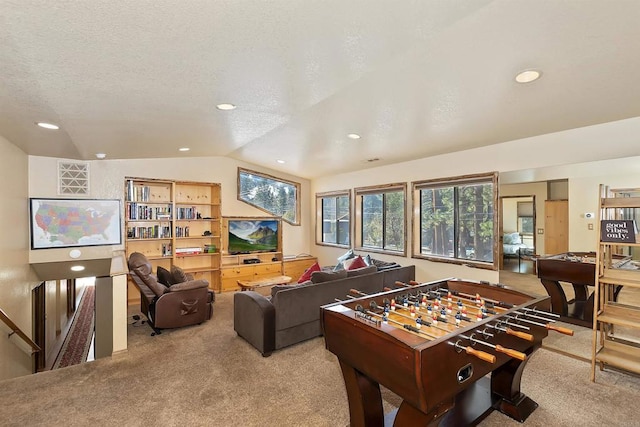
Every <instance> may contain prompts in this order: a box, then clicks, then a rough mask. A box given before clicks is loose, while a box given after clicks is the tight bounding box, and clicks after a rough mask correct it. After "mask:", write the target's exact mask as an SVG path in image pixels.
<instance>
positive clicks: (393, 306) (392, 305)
mask: <svg viewBox="0 0 640 427" xmlns="http://www.w3.org/2000/svg"><path fill="white" fill-rule="evenodd" d="M391 311H396V300H395V299H394V298H391Z"/></svg>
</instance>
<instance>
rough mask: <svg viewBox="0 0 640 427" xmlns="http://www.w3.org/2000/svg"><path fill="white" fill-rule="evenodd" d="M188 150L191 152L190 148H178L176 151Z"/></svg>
mask: <svg viewBox="0 0 640 427" xmlns="http://www.w3.org/2000/svg"><path fill="white" fill-rule="evenodd" d="M189 150H191V148H189V147H181V148H178V151H189Z"/></svg>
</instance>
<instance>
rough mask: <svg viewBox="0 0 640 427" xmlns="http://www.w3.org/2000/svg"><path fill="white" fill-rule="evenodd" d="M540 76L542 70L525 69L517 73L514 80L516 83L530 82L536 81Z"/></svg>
mask: <svg viewBox="0 0 640 427" xmlns="http://www.w3.org/2000/svg"><path fill="white" fill-rule="evenodd" d="M540 76H542V72H540V71H538V70H525V71H521V72H519V73H518V75H517V76H516V81H517V82H518V83H531V82H533V81H536V80H538V79H539V78H540Z"/></svg>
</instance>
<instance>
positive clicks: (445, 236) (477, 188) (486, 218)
mask: <svg viewBox="0 0 640 427" xmlns="http://www.w3.org/2000/svg"><path fill="white" fill-rule="evenodd" d="M497 179H498V175H497V173H491V174H482V175H472V176H464V177H459V178H447V179H443V180H431V181H420V182H414V183H413V184H412V186H413V189H412V192H413V200H414V204H413V205H414V206H415V207H416V209H415V211H414V221H413V224H414V236H415V237H414V239H413V240H414V250H413V257H414V258H425V259H430V260H433V261H446V262H454V263H455V262H459V263H465V264H469V263H471V264H478V266H480V267H482V266H485V267H486V268H496V266H495V265H494V264H495V263H494V259H496V258H497V257H495V248H494V236H496V235H497V221H496V220H495V219H496V218H495V209H494V207H495V206H496V205H497V197H498V194H497V189H498V186H497Z"/></svg>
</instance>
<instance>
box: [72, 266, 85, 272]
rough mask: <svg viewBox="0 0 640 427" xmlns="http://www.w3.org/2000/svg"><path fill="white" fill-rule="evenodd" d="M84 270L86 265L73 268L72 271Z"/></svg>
mask: <svg viewBox="0 0 640 427" xmlns="http://www.w3.org/2000/svg"><path fill="white" fill-rule="evenodd" d="M82 270H84V265H74V266H73V267H71V271H82Z"/></svg>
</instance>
